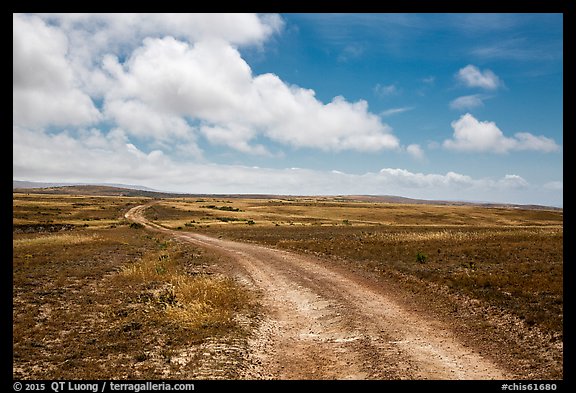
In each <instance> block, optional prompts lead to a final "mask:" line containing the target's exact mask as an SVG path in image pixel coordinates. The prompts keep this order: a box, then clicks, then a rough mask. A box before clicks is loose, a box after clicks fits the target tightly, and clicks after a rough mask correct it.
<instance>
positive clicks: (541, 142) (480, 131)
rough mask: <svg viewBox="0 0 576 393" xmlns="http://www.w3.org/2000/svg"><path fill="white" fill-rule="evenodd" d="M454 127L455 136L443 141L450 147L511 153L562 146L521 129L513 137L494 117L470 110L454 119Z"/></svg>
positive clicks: (462, 149) (550, 150) (447, 147)
mask: <svg viewBox="0 0 576 393" xmlns="http://www.w3.org/2000/svg"><path fill="white" fill-rule="evenodd" d="M450 124H451V126H452V128H453V129H454V133H453V136H452V139H447V140H445V141H444V142H443V146H444V148H446V149H450V150H457V151H471V152H493V153H507V152H509V151H513V150H533V151H541V152H545V153H549V152H553V151H556V150H558V149H559V146H558V145H557V144H556V142H554V140H552V139H550V138H547V137H544V136H534V135H532V134H530V133H527V132H519V133H516V134H515V135H514V137H513V138H510V137H506V136H504V133H503V132H502V131H501V130H500V129H499V128H498V126H496V123H494V122H492V121H479V120H477V119H476V118H475V117H474V116H472V115H471V114H470V113H466V114H464V115H462V116H461V117H460V118H459V119H458V120H455V121H453V122H452V123H450Z"/></svg>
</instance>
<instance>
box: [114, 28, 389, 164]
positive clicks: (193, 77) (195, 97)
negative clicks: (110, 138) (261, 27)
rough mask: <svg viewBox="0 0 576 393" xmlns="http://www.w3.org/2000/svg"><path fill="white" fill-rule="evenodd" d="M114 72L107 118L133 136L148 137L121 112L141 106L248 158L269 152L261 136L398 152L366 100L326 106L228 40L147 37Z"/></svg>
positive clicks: (321, 145) (313, 145)
mask: <svg viewBox="0 0 576 393" xmlns="http://www.w3.org/2000/svg"><path fill="white" fill-rule="evenodd" d="M107 69H109V70H110V74H111V75H114V77H115V78H117V81H118V83H117V84H116V86H115V87H114V88H113V89H111V90H110V91H109V92H108V93H107V95H106V101H105V102H106V109H107V110H106V114H107V115H109V116H110V117H111V118H113V119H115V121H117V122H119V123H120V124H122V126H123V127H125V128H126V130H127V131H128V132H135V133H141V132H145V131H146V129H145V128H142V127H132V125H131V123H134V122H136V123H138V121H137V120H134V121H124V122H123V117H122V116H123V115H125V117H130V115H127V114H126V113H125V111H122V110H120V109H119V108H124V107H126V106H137V107H140V108H142V110H143V111H149V112H150V113H152V114H154V113H160V114H163V116H177V117H180V118H192V119H196V120H197V121H200V122H201V123H202V127H200V129H199V130H200V132H201V133H202V134H203V135H204V136H205V137H206V138H207V140H208V141H210V142H215V143H217V144H220V145H226V146H229V147H231V148H234V149H236V150H239V151H242V152H256V153H266V151H265V149H264V148H263V147H262V146H252V145H251V142H252V140H253V139H255V138H256V137H257V136H264V137H266V138H268V139H270V140H273V141H275V142H278V143H281V144H286V145H291V146H295V147H311V148H318V149H322V150H333V151H339V150H360V151H378V150H381V149H395V148H397V147H398V146H399V143H398V140H397V138H396V137H395V136H394V135H393V134H392V133H391V128H390V127H389V126H387V125H385V124H383V123H382V122H381V121H380V118H379V117H378V116H377V115H374V114H372V113H370V112H369V110H368V104H367V102H366V101H363V100H360V101H358V102H348V101H346V100H345V99H344V98H343V97H340V96H337V97H335V98H334V99H333V100H332V101H331V102H329V103H327V104H324V103H322V102H320V101H319V100H317V99H316V97H315V92H314V91H313V90H310V89H304V88H301V87H298V86H294V85H288V84H286V83H285V82H283V81H282V80H281V79H280V78H279V77H278V76H276V75H274V74H261V75H257V76H254V75H253V74H252V70H251V68H250V66H249V65H248V64H247V63H246V62H245V61H244V59H242V57H241V55H240V53H239V52H238V50H237V49H235V48H233V47H232V46H230V45H229V44H228V43H227V42H224V41H221V40H216V41H202V42H197V43H195V44H194V45H190V44H188V43H185V42H182V41H178V40H176V39H174V38H172V37H166V38H162V39H153V38H148V39H146V40H145V41H144V44H143V46H142V47H140V48H138V49H137V50H135V51H134V53H133V54H132V56H131V57H130V58H129V59H128V60H127V61H126V62H125V63H124V64H120V63H119V62H118V61H117V60H116V61H114V59H110V58H108V60H107ZM127 102H132V103H131V104H127ZM181 128H182V127H181ZM181 128H180V129H181ZM178 129H179V128H178V127H175V128H173V130H174V131H177V130H178Z"/></svg>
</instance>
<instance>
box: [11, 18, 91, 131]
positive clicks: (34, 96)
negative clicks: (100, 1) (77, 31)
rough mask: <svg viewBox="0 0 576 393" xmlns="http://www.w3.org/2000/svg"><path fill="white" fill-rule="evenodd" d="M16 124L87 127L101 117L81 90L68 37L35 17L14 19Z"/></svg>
mask: <svg viewBox="0 0 576 393" xmlns="http://www.w3.org/2000/svg"><path fill="white" fill-rule="evenodd" d="M12 20H13V35H12V37H13V38H12V53H13V57H12V70H13V71H12V73H13V85H12V86H13V88H12V102H13V106H12V108H13V110H12V114H13V121H14V124H19V125H22V126H45V125H57V126H65V125H75V126H79V125H86V124H91V123H94V122H96V121H97V120H98V119H99V118H100V113H99V112H98V110H97V109H96V107H95V106H94V104H93V102H92V100H91V98H90V97H89V96H88V95H87V94H85V93H84V92H83V91H82V90H81V89H80V88H78V86H77V80H76V78H75V74H74V71H73V69H72V67H71V65H70V62H69V60H68V40H67V37H66V36H65V35H64V34H63V33H62V32H61V31H60V30H58V29H57V28H54V27H51V26H48V25H46V24H45V23H44V22H43V21H42V20H41V19H39V18H37V17H35V16H25V15H18V14H14V15H13V18H12Z"/></svg>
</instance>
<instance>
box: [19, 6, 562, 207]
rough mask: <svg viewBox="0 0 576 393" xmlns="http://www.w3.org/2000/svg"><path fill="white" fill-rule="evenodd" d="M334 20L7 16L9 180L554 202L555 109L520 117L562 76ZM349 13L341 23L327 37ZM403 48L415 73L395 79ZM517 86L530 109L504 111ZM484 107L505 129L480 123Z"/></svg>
mask: <svg viewBox="0 0 576 393" xmlns="http://www.w3.org/2000/svg"><path fill="white" fill-rule="evenodd" d="M340 17H341V18H343V19H342V20H340V19H339V20H334V19H330V18H328V17H327V16H326V17H325V16H324V15H316V19H315V16H314V15H301V16H298V15H276V14H274V15H256V14H14V15H13V177H14V179H18V180H30V181H83V182H88V181H94V182H114V183H131V184H134V183H137V184H141V185H144V186H148V187H152V188H155V189H162V190H166V191H180V192H190V193H195V192H196V193H273V194H324V195H327V194H333V195H335V194H396V195H402V196H407V197H417V198H426V199H465V200H477V201H478V200H482V201H493V202H513V203H540V204H550V205H556V206H561V205H562V203H563V202H562V188H563V186H562V147H561V138H562V128H561V125H562V123H561V122H562V120H561V117H560V119H558V114H559V113H560V114H561V111H562V108H561V106H560V108H552V109H550V110H547V109H546V108H540V111H541V112H540V116H539V118H538V122H537V123H535V124H536V126H530V123H526V122H516V121H515V117H517V116H518V115H517V114H518V113H520V112H522V111H526V110H531V108H532V107H533V105H537V103H538V99H540V100H542V101H546V102H545V104H546V105H550V98H549V97H546V96H545V94H550V95H554V97H555V99H556V100H558V99H559V100H561V97H562V94H561V92H562V90H561V89H562V86H561V85H560V86H559V87H557V89H559V90H554V89H550V87H548V90H550V91H549V92H548V93H541V92H538V91H534V93H533V95H534V98H530V99H526V95H525V93H524V89H525V87H524V86H522V85H518V84H519V82H518V81H517V79H515V78H514V77H513V76H509V77H508V76H507V77H506V78H504V77H503V76H500V75H497V73H496V72H495V71H494V70H493V69H492V68H490V67H491V66H490V63H491V62H492V63H494V64H495V66H498V65H500V68H501V69H503V70H506V69H507V67H508V66H507V65H506V66H505V65H501V63H502V62H503V61H504V60H501V59H500V60H499V59H494V57H495V56H496V54H497V52H496V51H495V49H494V50H492V51H489V52H486V50H487V48H484V49H485V51H484V52H482V51H480V49H481V48H475V49H474V50H470V48H467V50H466V51H464V49H462V51H463V54H462V55H461V58H460V57H458V58H456V59H451V60H450V61H449V64H450V65H453V68H451V69H449V70H447V71H443V73H442V74H441V73H440V71H438V68H442V67H438V64H435V63H434V62H433V61H431V64H428V61H429V60H428V61H426V60H423V59H421V58H420V57H419V56H417V55H414V54H408V53H397V51H398V50H399V49H397V47H396V46H395V45H393V44H394V42H393V41H394V39H396V40H400V41H402V40H404V41H407V42H408V43H410V42H414V45H416V44H417V42H416V41H411V40H412V39H413V38H411V37H410V36H409V34H407V33H406V34H404V35H403V34H402V33H403V32H404V30H402V25H401V26H400V27H398V26H399V21H398V20H393V19H385V20H384V22H387V23H389V25H390V26H391V27H392V28H397V29H399V30H398V34H399V37H401V38H397V37H396V38H394V37H392V38H390V37H371V36H367V35H366V32H365V28H366V27H367V26H369V25H370V24H374V23H379V24H380V23H382V22H383V20H378V19H374V20H372V19H368V20H366V19H363V22H362V23H361V24H359V21H358V18H357V15H350V18H349V20H346V19H345V18H344V17H345V15H343V16H340ZM463 17H466V16H465V15H464V16H463ZM518 18H520V17H518ZM312 21H313V22H314V23H311V22H312ZM417 21H418V20H417V19H415V20H414V22H417ZM421 22H422V23H428V22H424V21H423V20H421ZM515 22H516V23H517V25H519V26H522V23H523V22H522V21H521V20H516V19H515ZM347 23H349V24H350V26H352V27H351V28H350V30H351V31H353V33H349V35H350V36H346V35H342V34H341V33H338V31H340V30H341V29H340V30H339V29H338V28H337V26H339V25H340V26H341V25H342V24H344V25H346V24H347ZM312 26H319V27H317V28H318V30H317V31H310V29H311V28H312ZM335 26H336V27H335ZM462 26H463V25H461V24H459V23H454V24H453V29H455V30H456V29H463V28H464V27H462ZM426 28H427V29H429V30H430V33H432V32H434V31H435V29H437V27H434V23H432V24H431V26H427V27H426ZM508 29H510V28H508ZM560 31H561V28H560ZM506 32H507V33H509V34H516V35H517V34H518V31H508V30H506ZM468 33H469V34H471V35H473V34H478V33H474V32H471V31H470V30H468ZM422 34H426V32H424V33H422ZM380 38H385V39H386V40H388V41H390V42H388V43H387V44H385V45H384V44H378V42H379V40H380ZM360 39H362V40H363V41H362V42H363V44H362V45H359V44H358V42H359V40H360ZM560 39H561V33H560ZM486 40H487V42H492V40H490V39H488V38H486ZM474 42H477V41H474ZM306 43H308V44H306ZM398 44H399V43H398ZM521 44H522V45H523V46H522V48H524V47H529V46H530V44H531V43H530V42H524V41H522V42H521ZM508 45H512V44H508ZM389 46H390V47H389ZM408 47H409V46H408ZM391 48H392V49H391ZM394 48H396V49H394ZM479 51H480V52H479ZM478 53H480V55H478ZM482 53H489V54H490V56H486V55H482ZM522 53H524V52H522ZM551 56H552V55H551ZM407 57H408V58H410V57H412V58H413V59H412V61H413V62H414V63H419V64H420V67H421V69H418V70H416V71H414V70H413V71H410V72H408V71H404V72H403V73H401V72H400V71H401V69H402V68H401V67H400V66H399V65H395V61H396V60H398V59H400V60H403V62H404V63H405V62H406V58H407ZM382 59H386V60H388V61H390V66H389V67H388V68H387V67H386V65H385V64H384V65H382V64H381V63H382ZM400 60H398V61H399V62H400ZM473 60H474V61H476V63H477V64H480V63H481V64H482V65H476V64H472V61H473ZM507 61H511V62H519V61H521V62H523V63H525V65H524V68H526V69H527V71H526V72H529V71H533V72H536V71H534V70H536V69H537V71H539V72H540V74H541V75H542V76H535V77H532V78H531V79H532V81H531V82H530V83H537V82H538V79H539V78H540V79H542V82H541V83H547V84H548V86H550V84H549V79H550V78H552V77H558V73H560V78H559V80H560V81H561V79H562V78H561V71H562V69H561V61H562V55H561V53H560V54H557V53H556V54H553V56H552V60H548V61H547V62H543V61H542V60H526V59H524V58H523V59H521V60H517V59H515V60H507ZM558 62H559V64H560V65H559V66H558V64H557V63H558ZM504 64H506V61H504ZM526 64H529V65H530V67H528V66H527V65H526ZM426 67H427V68H426ZM554 67H560V69H559V71H558V70H557V69H556V68H554ZM410 68H411V67H410V66H409V65H408V66H406V68H405V69H410ZM359 69H365V70H367V69H369V70H370V71H365V72H364V73H361V72H359V71H358V70H359ZM374 70H376V71H374ZM432 73H434V75H431V74H432ZM404 74H409V75H408V76H405V77H403V78H404V79H400V76H399V75H404ZM516 89H517V90H518V93H514V94H518V97H524V98H522V99H523V100H525V101H526V102H525V104H524V105H525V107H526V108H527V109H523V108H522V106H521V105H520V104H521V103H520V104H519V103H517V102H515V103H514V104H513V105H512V104H510V107H509V108H507V107H506V100H510V101H515V100H517V98H516V97H514V94H513V93H511V92H514V91H515V90H516ZM558 92H559V93H558ZM458 94H461V95H459V96H458ZM558 94H559V97H558ZM449 95H451V97H450V98H448V96H449ZM506 95H509V96H512V97H505V98H506V100H500V101H501V102H498V101H499V99H500V97H501V96H506ZM538 95H541V97H538ZM441 100H443V101H444V104H443V106H441V105H440V106H438V103H440V102H441ZM427 102H428V103H429V104H427ZM560 102H561V101H560ZM493 103H494V104H495V105H503V106H502V107H499V108H501V109H499V110H500V111H501V112H498V111H496V112H494V114H493V115H494V117H495V118H497V119H498V120H497V121H498V122H499V123H500V122H502V123H503V124H504V125H503V126H500V125H497V123H496V121H495V120H489V119H487V118H486V116H487V115H490V112H488V111H487V109H488V107H490V106H491V105H492V104H493ZM440 108H441V109H440ZM506 109H508V110H510V112H511V113H510V114H509V115H508V116H506V114H505V111H506ZM475 111H479V112H478V113H477V112H475ZM483 111H484V112H483ZM458 112H460V113H458ZM410 117H411V118H412V120H407V119H408V118H410ZM413 119H419V120H418V121H417V122H416V121H414V120H413ZM526 124H528V126H529V127H530V128H528V129H526V128H525V127H526V126H527V125H526ZM542 126H544V129H542V128H541V127H542ZM473 156H475V157H476V162H474V159H473ZM534 157H538V159H537V160H540V161H541V163H544V165H541V166H540V169H539V173H537V174H536V175H535V174H534V168H531V167H530V166H531V165H534V164H533V162H534ZM487 163H488V164H487ZM482 166H485V168H486V170H485V172H483V171H482Z"/></svg>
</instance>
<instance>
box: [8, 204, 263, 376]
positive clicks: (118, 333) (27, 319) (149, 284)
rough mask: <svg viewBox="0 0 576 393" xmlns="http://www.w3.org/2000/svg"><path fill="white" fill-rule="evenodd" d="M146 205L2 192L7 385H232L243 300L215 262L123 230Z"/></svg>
mask: <svg viewBox="0 0 576 393" xmlns="http://www.w3.org/2000/svg"><path fill="white" fill-rule="evenodd" d="M147 201H148V200H147V199H145V198H128V197H97V196H85V197H83V196H66V195H35V194H14V198H13V220H14V221H13V224H14V225H13V229H14V233H13V265H12V266H13V304H14V307H13V375H14V377H15V378H24V379H108V378H113V379H132V378H136V379H165V378H177V379H191V378H235V377H237V372H238V371H239V370H240V369H241V367H240V365H239V364H240V363H241V362H242V351H243V348H244V347H245V342H246V337H247V334H248V332H249V327H248V325H249V323H250V318H251V316H252V315H253V313H254V312H255V308H254V307H255V303H254V302H253V300H252V299H251V298H250V297H249V294H248V293H247V292H246V291H244V290H242V289H241V288H240V287H239V286H238V285H237V284H236V283H235V282H234V281H232V280H231V279H229V278H227V277H226V276H224V275H222V274H220V273H219V272H218V265H220V264H221V263H222V262H223V259H222V258H223V257H221V256H218V255H213V254H212V253H207V252H206V251H205V250H203V249H201V248H198V247H194V246H192V245H190V244H185V243H179V242H176V241H173V240H171V239H170V238H168V237H166V236H163V235H161V234H152V233H149V232H147V231H145V230H144V229H138V228H134V227H130V225H129V223H128V222H126V221H125V220H124V219H123V214H124V212H125V211H126V210H128V209H129V208H130V207H133V206H136V205H139V204H142V203H145V202H147ZM223 342H224V343H227V348H228V350H227V352H226V353H220V352H218V351H217V350H215V349H214V348H217V347H218V346H219V345H221V344H222V343H223ZM226 365H227V366H226Z"/></svg>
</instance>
